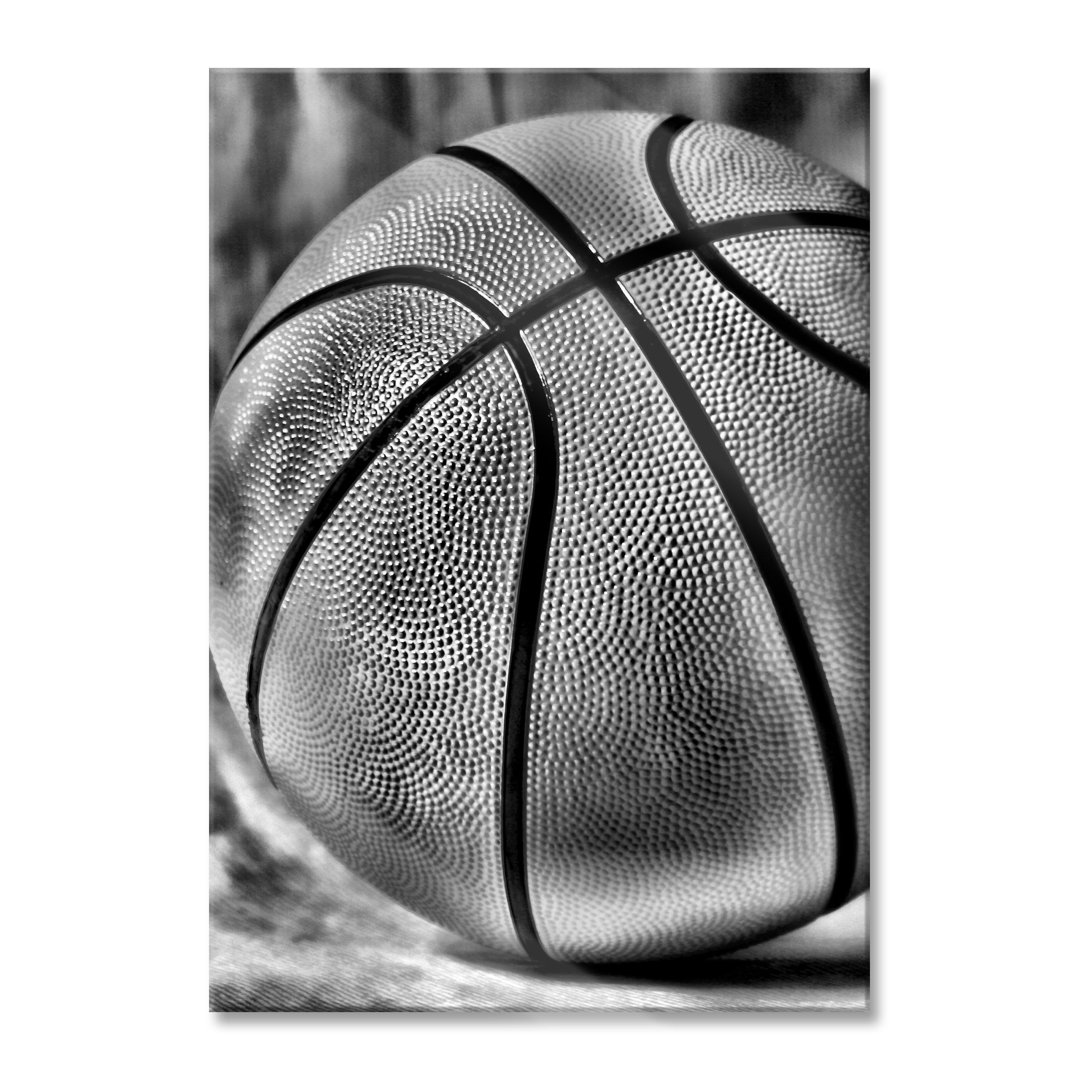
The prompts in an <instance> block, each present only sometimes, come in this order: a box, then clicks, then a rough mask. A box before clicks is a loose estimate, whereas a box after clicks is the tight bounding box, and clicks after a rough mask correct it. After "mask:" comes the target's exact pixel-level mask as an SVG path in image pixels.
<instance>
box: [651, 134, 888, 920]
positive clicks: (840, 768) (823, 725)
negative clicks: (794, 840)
mask: <svg viewBox="0 0 1080 1080" xmlns="http://www.w3.org/2000/svg"><path fill="white" fill-rule="evenodd" d="M689 123H691V121H689V120H688V119H687V118H686V117H678V116H676V117H669V118H668V119H667V120H665V121H664V122H663V123H662V124H660V125H659V126H658V127H657V128H656V129H655V130H654V131H653V132H652V134H651V135H650V137H649V142H648V145H647V149H646V159H647V162H648V171H649V175H650V177H651V179H652V182H653V186H654V188H656V192H657V196H658V197H659V199H660V201H661V203H663V205H664V207H665V209H666V210H667V211H668V213H669V215H670V216H671V218H672V221H673V222H675V224H676V225H677V226H680V227H682V226H684V225H686V224H687V223H690V217H689V213H688V211H687V210H686V208H685V206H684V204H683V202H682V200H681V198H680V197H679V194H678V191H677V189H676V187H675V182H674V178H673V176H672V173H671V156H670V155H671V148H672V145H673V142H674V138H675V136H676V135H677V134H678V132H679V131H681V130H682V129H683V128H684V127H686V126H687V124H689ZM707 250H709V251H711V250H712V249H707ZM697 253H698V256H699V258H700V257H701V250H700V249H699V250H698V252H697ZM716 258H717V259H718V260H719V261H720V262H724V260H722V259H720V256H719V255H716ZM702 262H704V263H705V265H706V266H709V263H708V261H706V259H704V258H702ZM724 265H725V266H727V264H726V262H725V263H724ZM710 269H712V270H713V271H714V273H715V268H714V267H710ZM731 272H732V274H734V273H735V272H734V270H732V271H731ZM736 276H737V275H736ZM721 280H722V282H723V279H721ZM725 284H726V283H725ZM747 285H748V287H749V288H752V286H749V284H748V283H747ZM748 306H750V305H748ZM751 310H754V308H753V307H751ZM755 314H758V315H759V317H762V316H761V315H760V312H758V311H755ZM642 317H643V316H642ZM643 318H644V317H643ZM765 321H768V320H765ZM649 330H650V331H652V327H651V325H649ZM655 345H656V346H658V347H659V348H661V349H663V350H664V351H665V352H667V350H666V347H665V346H664V345H663V342H662V340H661V339H660V338H659V336H657V338H656V343H655ZM668 355H669V356H670V354H668ZM852 362H854V361H852ZM671 363H672V365H673V368H674V370H675V371H677V372H678V375H679V376H680V377H681V378H683V379H684V378H685V376H683V375H682V372H681V370H680V369H678V367H677V365H676V364H675V361H674V359H673V358H672V361H671ZM860 367H861V365H860ZM865 370H867V372H868V369H865ZM687 389H688V390H689V389H690V387H689V383H687ZM690 392H691V393H692V391H690ZM693 401H694V404H695V405H696V406H698V407H700V408H701V416H699V418H698V423H699V424H701V423H703V422H707V423H708V425H709V430H715V429H714V428H712V422H711V420H710V419H709V418H708V415H707V413H706V412H705V409H704V406H703V405H702V404H701V402H700V399H698V398H697V396H696V395H694V396H693ZM692 407H693V406H692ZM702 430H703V431H704V430H705V429H702ZM717 446H718V449H719V450H720V451H722V453H723V460H719V459H718V461H717V467H718V468H719V469H720V471H721V472H722V473H724V474H726V475H728V476H729V482H730V484H731V488H732V493H733V494H734V495H735V496H736V498H737V499H739V500H745V501H746V504H747V506H746V508H745V509H744V510H743V513H742V516H743V518H744V519H745V521H740V520H739V519H740V514H739V513H738V512H736V513H735V516H736V520H737V521H739V527H740V531H742V532H743V536H744V538H745V539H746V541H747V545H748V547H749V548H750V550H751V554H752V555H753V557H754V560H755V562H756V563H757V564H758V568H759V571H760V572H761V576H762V579H763V581H764V583H765V586H766V588H767V589H768V591H769V595H770V597H771V598H772V601H773V606H774V607H775V608H776V612H777V615H778V617H779V619H780V625H781V627H782V628H783V631H784V635H785V637H786V638H787V640H788V646H789V648H790V649H791V652H792V655H793V658H794V660H795V663H796V667H797V668H798V671H799V676H800V679H801V681H802V684H803V689H804V692H805V694H806V697H807V700H808V703H809V705H810V708H811V712H812V713H813V715H814V719H815V722H816V725H817V730H818V738H819V742H820V744H821V750H822V757H823V759H824V765H825V773H826V778H827V780H828V784H829V790H830V793H831V796H832V809H833V820H834V827H835V832H836V841H835V843H836V858H835V867H834V872H833V885H832V889H831V891H830V894H829V898H828V900H827V901H826V905H825V910H826V911H831V910H834V909H835V908H837V907H839V906H840V905H841V904H842V903H844V902H845V901H846V899H847V897H848V895H849V894H850V892H851V888H852V885H853V883H854V877H855V863H856V857H857V849H858V830H857V816H858V815H857V808H856V805H855V794H854V787H853V780H852V776H851V765H850V761H849V760H848V755H847V746H846V740H845V738H844V733H843V727H842V725H841V724H840V718H839V715H838V714H837V711H836V703H835V701H834V700H833V696H832V690H831V688H830V686H829V680H828V677H827V676H826V674H825V670H824V667H823V666H822V663H821V657H820V655H819V654H818V650H817V646H816V644H815V642H814V638H813V635H812V633H811V632H810V627H809V624H808V623H807V621H806V615H805V613H804V612H803V609H802V605H801V603H800V602H799V599H798V596H797V594H796V592H795V589H794V586H793V585H792V583H791V579H790V578H789V577H788V574H787V571H786V569H785V567H784V564H783V560H782V559H781V558H780V556H779V553H778V552H777V550H776V548H775V545H774V544H773V542H772V537H771V536H770V534H769V532H768V529H767V527H766V526H765V524H764V521H763V520H762V519H761V517H760V515H759V514H758V512H757V508H756V506H755V505H754V503H753V497H752V496H751V495H750V493H749V490H748V489H747V488H746V486H745V483H744V481H743V480H742V477H741V475H740V474H739V472H738V467H737V466H736V465H735V462H734V460H733V459H732V458H731V457H730V455H729V454H728V453H727V451H726V448H724V447H723V445H722V442H721V441H720V440H719V436H717ZM714 475H717V472H716V469H715V468H714ZM717 479H718V482H720V484H721V487H722V488H723V486H724V482H723V481H722V480H720V478H719V475H717ZM729 505H730V501H729ZM744 524H745V528H744Z"/></svg>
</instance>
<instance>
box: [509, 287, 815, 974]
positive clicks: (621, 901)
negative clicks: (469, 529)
mask: <svg viewBox="0 0 1080 1080" xmlns="http://www.w3.org/2000/svg"><path fill="white" fill-rule="evenodd" d="M526 336H527V339H528V341H529V343H530V344H531V345H532V346H533V347H534V350H535V356H536V360H537V363H538V365H539V366H540V367H541V369H542V370H543V371H544V373H545V375H546V377H547V379H548V382H549V385H550V388H551V394H552V399H553V401H554V403H555V409H556V413H557V415H558V416H559V432H560V450H561V455H560V456H561V463H562V465H561V467H562V483H561V485H560V494H559V500H558V507H557V513H556V520H555V527H554V533H553V537H552V544H551V553H550V561H549V566H548V580H547V589H546V593H545V603H544V613H543V617H542V619H541V624H540V640H539V647H538V652H537V675H536V683H535V696H534V700H533V709H532V714H531V717H530V722H529V732H530V740H529V767H528V781H529V782H528V790H529V806H528V820H529V822H530V832H529V866H530V881H531V884H532V890H533V906H534V910H535V913H536V917H537V924H538V927H539V930H540V935H541V940H542V941H543V943H544V945H545V948H546V949H547V950H548V951H549V952H550V953H551V954H552V955H554V956H556V957H563V958H570V957H573V958H574V959H576V960H580V961H590V962H613V961H621V960H629V959H651V958H656V957H661V956H666V955H671V954H672V953H676V952H694V951H699V950H704V949H708V948H723V947H725V946H727V945H730V944H733V943H735V942H736V941H739V940H745V939H746V938H747V937H748V936H755V935H758V934H767V933H769V932H770V931H776V930H777V929H780V928H782V927H786V926H790V925H793V924H796V923H798V922H800V921H806V919H807V918H809V917H811V916H812V915H814V914H816V913H817V912H818V911H819V910H820V909H821V906H822V904H823V903H824V900H825V896H826V895H827V893H828V890H829V885H830V880H831V872H832V860H831V851H832V843H833V822H832V809H831V803H830V798H829V791H828V785H827V782H826V778H825V774H824V769H823V765H822V761H821V753H820V749H819V746H818V741H817V734H816V730H815V726H814V721H813V718H812V716H811V714H810V711H809V708H808V706H807V704H806V701H805V698H804V695H803V692H802V688H801V684H800V682H799V675H798V672H797V670H796V668H795V666H794V663H793V662H792V659H791V655H790V652H789V650H788V647H787V644H786V642H785V640H784V637H783V634H782V631H781V628H780V626H779V625H778V623H777V619H776V615H775V613H774V611H773V609H772V607H771V604H770V602H769V599H768V596H767V594H766V592H765V589H764V586H763V585H762V583H761V580H760V578H759V577H758V575H757V573H756V571H755V568H754V565H753V562H752V561H751V559H750V556H749V554H748V553H747V551H746V548H745V546H744V544H743V543H742V540H741V538H740V536H739V535H738V532H737V530H736V528H735V525H734V522H733V521H732V518H731V515H730V513H729V511H728V509H727V507H726V505H725V504H724V501H723V498H722V497H721V495H720V493H719V491H718V489H717V487H716V485H715V483H714V482H713V479H712V477H711V475H710V473H709V472H708V469H707V468H706V466H705V465H704V463H703V462H702V460H701V458H700V456H699V454H698V453H697V450H696V448H695V446H694V444H693V442H692V441H691V439H690V436H689V435H688V434H687V433H686V432H685V431H684V430H683V428H682V424H681V423H680V421H679V418H678V414H677V413H676V412H675V410H674V407H673V406H672V405H671V404H670V402H669V401H668V399H667V398H666V397H665V395H664V392H663V390H662V389H661V388H660V386H659V384H658V383H657V381H656V379H655V377H654V376H653V373H652V371H651V369H650V368H649V366H648V364H647V363H646V362H645V360H644V358H643V357H642V356H641V354H640V353H639V352H638V350H637V348H636V346H635V345H634V344H633V342H632V341H631V340H630V338H629V335H628V334H627V332H626V330H625V329H623V328H622V326H621V324H620V323H619V321H618V319H617V318H616V317H615V315H614V314H613V313H612V312H611V311H610V309H609V308H608V307H607V305H606V304H605V303H604V302H603V301H602V300H599V299H597V298H593V297H589V298H585V299H583V300H581V301H579V302H578V303H576V304H574V305H572V306H570V307H569V308H568V309H567V310H565V311H563V312H559V313H557V314H555V315H553V316H551V317H550V318H549V319H546V320H545V321H544V322H543V323H542V324H540V325H538V326H537V327H536V328H535V329H534V330H530V331H529V332H528V333H527V335H526Z"/></svg>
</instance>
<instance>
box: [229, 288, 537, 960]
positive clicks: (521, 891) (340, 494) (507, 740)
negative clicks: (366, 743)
mask: <svg viewBox="0 0 1080 1080" xmlns="http://www.w3.org/2000/svg"><path fill="white" fill-rule="evenodd" d="M433 276H438V275H433ZM422 283H424V284H427V285H428V286H429V287H433V288H439V291H442V292H446V294H447V295H451V296H453V297H454V299H456V300H458V301H460V302H462V303H463V304H465V305H466V306H467V307H468V308H469V310H470V311H472V313H473V314H475V315H477V316H479V317H480V318H482V319H483V320H484V321H485V322H487V323H489V324H491V323H501V324H502V325H501V326H500V327H498V328H492V329H489V330H488V331H487V332H486V333H484V334H482V335H481V336H480V337H478V338H477V339H476V340H474V341H473V342H472V343H471V344H470V345H468V346H466V347H465V348H464V349H462V350H460V351H459V352H458V353H456V354H455V355H454V356H453V357H452V358H451V359H450V360H449V361H448V362H447V363H446V364H444V365H443V366H442V367H441V368H439V370H438V371H436V372H435V373H434V374H433V375H431V376H429V377H428V378H427V379H426V380H425V381H424V382H423V383H422V384H421V385H420V386H419V387H417V388H416V389H415V390H414V391H413V392H412V393H411V394H409V395H407V396H406V397H405V398H404V399H403V400H402V401H401V403H400V404H399V405H398V406H397V408H396V409H395V410H394V412H393V413H392V414H391V415H390V416H388V417H387V418H386V419H385V420H384V421H383V422H382V423H381V424H380V425H379V426H378V427H376V428H375V430H374V431H373V432H372V433H371V434H370V435H369V436H368V437H367V438H366V439H365V440H364V442H363V443H362V444H361V446H360V447H359V448H358V449H357V450H356V451H355V452H354V453H353V454H352V456H351V457H350V458H349V459H348V460H347V461H346V462H345V464H344V465H343V466H341V468H339V469H338V471H337V473H336V474H335V475H334V476H333V478H332V479H331V480H330V482H329V483H328V484H327V486H326V487H325V488H324V489H323V491H322V493H321V494H320V495H319V497H318V498H317V499H316V500H315V502H314V503H313V504H312V506H311V508H310V509H309V510H308V513H307V514H306V515H305V517H304V520H303V522H302V523H301V525H300V528H299V529H298V530H297V532H296V533H295V535H294V536H293V538H292V541H291V542H290V544H289V546H288V547H287V548H286V550H285V554H284V555H283V556H282V559H281V561H280V562H279V564H278V568H277V571H276V572H275V574H274V578H273V580H272V581H271V584H270V588H269V589H268V591H267V594H266V597H265V598H264V600H263V606H262V610H261V611H260V614H259V620H258V623H257V625H256V630H255V637H254V641H253V644H252V649H251V657H250V661H249V665H248V687H247V707H248V723H249V728H250V731H251V740H252V744H253V745H254V747H255V751H256V753H257V755H258V757H259V760H260V762H261V763H262V766H263V768H264V769H265V770H266V774H267V776H269V777H270V780H271V783H274V784H275V786H276V781H275V780H274V776H273V773H272V772H271V770H270V765H269V762H268V761H267V760H266V751H265V748H264V745H263V737H262V724H261V720H260V714H259V693H260V689H261V686H262V673H263V668H264V666H265V662H266V657H267V654H268V652H269V649H270V643H271V641H272V639H273V633H274V627H275V625H276V623H277V617H278V614H279V613H280V610H281V605H282V604H283V602H284V600H285V597H286V595H287V594H288V591H289V588H290V586H291V584H292V581H293V579H294V578H295V576H296V573H297V572H298V570H299V568H300V565H301V564H302V562H303V560H304V558H305V556H306V555H307V553H308V551H309V550H310V548H311V546H312V544H313V543H314V542H315V540H316V538H317V537H318V535H319V534H320V532H321V531H322V528H323V526H324V525H325V524H326V522H327V521H328V520H329V518H330V517H331V515H332V514H333V513H334V511H335V510H336V509H337V507H338V506H339V505H340V504H341V502H342V501H343V500H344V499H345V497H346V496H347V495H348V493H349V492H350V491H351V490H352V489H353V487H354V486H355V484H356V483H357V482H358V481H359V479H360V477H361V476H362V475H363V474H364V472H365V471H366V470H367V468H368V466H370V465H371V463H372V462H373V461H374V460H375V459H376V458H377V457H378V455H379V454H380V453H381V452H382V450H383V449H385V447H386V446H387V445H388V444H389V443H390V441H391V440H392V439H393V438H394V436H395V435H396V434H397V433H398V432H399V431H400V430H401V429H402V428H403V427H405V426H406V424H408V423H409V422H410V421H411V420H412V419H413V417H415V416H416V414H417V413H418V412H419V411H420V409H422V408H423V407H424V406H425V405H426V404H427V403H428V402H430V401H431V400H432V399H433V398H434V397H435V396H436V395H438V394H439V393H440V392H442V391H443V390H445V389H446V388H447V387H449V386H450V385H451V384H452V383H454V382H455V381H456V380H457V379H458V378H459V377H461V376H462V375H463V374H464V373H465V372H466V371H467V370H468V369H469V368H471V367H472V366H473V365H474V364H476V363H477V362H478V361H480V360H481V359H483V358H484V357H485V356H488V355H490V353H491V352H492V351H493V350H494V349H495V348H497V347H499V346H500V345H504V346H505V347H506V349H507V352H508V353H509V355H510V358H511V362H512V364H513V366H514V369H515V371H516V372H517V375H518V378H519V380H520V383H521V387H522V392H523V395H524V397H525V402H526V406H527V408H528V412H529V422H530V427H531V432H532V440H533V484H532V492H531V496H530V503H529V512H528V518H527V522H526V526H525V536H524V542H523V545H522V553H521V562H520V565H519V570H518V582H517V596H516V600H515V605H514V625H513V631H512V635H511V645H510V661H509V666H508V671H507V680H506V696H505V707H504V735H503V761H502V765H501V769H502V772H501V781H500V784H501V792H502V798H501V811H500V814H501V818H500V821H501V828H502V833H503V845H502V858H503V879H504V883H505V885H506V892H507V903H508V906H509V909H510V913H511V918H512V919H513V923H514V927H515V930H516V932H517V935H518V939H519V940H520V942H521V945H522V947H523V948H524V949H525V951H526V953H527V954H528V955H529V957H530V958H532V959H533V960H534V961H538V962H542V961H544V960H547V959H548V956H547V954H546V953H545V952H544V949H543V947H542V946H541V944H540V940H539V935H538V934H537V930H536V922H535V918H534V916H533V912H532V907H531V904H530V902H529V897H528V891H527V888H526V881H527V878H526V839H525V838H526V824H525V806H526V800H525V783H524V777H525V771H524V762H525V748H526V738H527V730H526V725H527V720H528V709H527V703H528V701H529V697H530V696H531V692H532V679H533V660H534V657H535V652H536V636H537V632H538V624H539V618H540V605H541V601H542V597H543V589H544V575H545V573H546V569H547V552H548V546H549V543H550V537H551V530H552V527H553V524H554V519H555V497H556V490H557V486H558V440H557V433H556V426H555V410H554V407H553V405H552V403H551V399H550V397H549V395H548V392H547V387H546V386H545V385H544V381H543V378H542V376H541V374H540V372H539V370H538V369H537V367H536V364H535V363H534V361H533V359H532V356H531V354H530V353H529V351H528V349H527V348H526V346H525V344H524V342H523V341H522V339H521V337H520V334H519V333H518V331H517V330H516V329H514V328H511V326H510V325H509V322H508V320H507V319H506V316H505V314H504V313H503V312H502V311H500V310H499V308H497V307H496V306H495V305H494V304H493V303H491V302H490V301H489V300H487V299H486V298H485V297H483V296H482V295H481V294H480V293H479V292H475V291H473V290H470V289H469V288H468V286H466V285H464V284H463V283H461V282H456V283H455V285H454V287H453V291H451V290H450V289H443V288H440V285H441V283H439V282H434V281H431V280H426V281H424V282H422Z"/></svg>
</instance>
